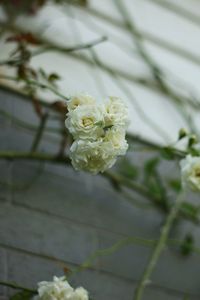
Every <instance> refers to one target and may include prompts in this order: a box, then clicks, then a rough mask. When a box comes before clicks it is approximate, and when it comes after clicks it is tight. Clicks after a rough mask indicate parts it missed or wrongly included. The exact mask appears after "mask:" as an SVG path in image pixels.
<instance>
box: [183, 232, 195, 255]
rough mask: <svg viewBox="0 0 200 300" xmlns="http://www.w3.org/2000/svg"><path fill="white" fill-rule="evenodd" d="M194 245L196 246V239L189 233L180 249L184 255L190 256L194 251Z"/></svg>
mask: <svg viewBox="0 0 200 300" xmlns="http://www.w3.org/2000/svg"><path fill="white" fill-rule="evenodd" d="M193 247H194V239H193V237H192V235H191V234H187V235H186V236H185V239H184V240H183V242H182V245H181V249H180V250H181V253H182V254H183V255H184V256H188V255H190V254H191V253H192V249H193Z"/></svg>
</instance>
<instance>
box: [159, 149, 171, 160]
mask: <svg viewBox="0 0 200 300" xmlns="http://www.w3.org/2000/svg"><path fill="white" fill-rule="evenodd" d="M160 154H161V155H162V157H163V158H164V159H167V160H172V159H174V152H173V150H172V149H171V148H169V147H164V148H162V150H161V151H160Z"/></svg>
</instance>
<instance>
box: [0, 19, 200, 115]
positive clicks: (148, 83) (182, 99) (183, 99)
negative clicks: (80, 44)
mask: <svg viewBox="0 0 200 300" xmlns="http://www.w3.org/2000/svg"><path fill="white" fill-rule="evenodd" d="M3 26H5V27H6V26H8V28H7V29H8V30H11V31H16V32H23V29H22V28H19V27H16V26H15V27H13V26H10V25H7V24H5V23H3ZM43 43H44V45H45V46H47V47H53V48H54V51H57V52H60V53H63V54H66V55H69V56H71V57H74V58H75V59H76V60H80V61H82V62H84V63H86V64H89V65H91V66H94V62H93V60H91V59H89V58H88V57H86V56H84V55H81V54H80V53H79V54H75V53H73V52H66V50H65V48H63V47H61V46H58V45H54V44H52V43H51V42H50V41H46V40H44V41H43ZM101 69H102V70H103V71H105V72H107V73H108V74H110V72H114V73H115V74H116V75H118V76H119V77H122V78H124V79H127V80H128V81H130V82H135V83H137V84H139V85H142V86H144V87H146V88H149V89H151V90H153V91H155V92H158V93H161V94H164V95H169V90H167V91H166V89H165V88H163V87H162V88H161V86H160V85H158V84H157V83H156V82H155V81H154V80H151V79H149V78H144V77H139V76H136V75H133V74H130V73H127V72H126V71H124V70H119V69H115V68H112V67H110V66H108V65H106V64H104V63H102V64H101ZM155 71H156V70H155ZM170 97H171V98H173V99H174V100H175V101H178V102H179V103H181V104H183V103H189V105H190V106H191V107H192V108H194V109H197V110H200V103H198V102H195V101H193V100H192V99H191V98H190V97H187V96H180V95H179V94H178V93H177V92H175V91H173V90H171V89H170ZM62 98H63V96H62Z"/></svg>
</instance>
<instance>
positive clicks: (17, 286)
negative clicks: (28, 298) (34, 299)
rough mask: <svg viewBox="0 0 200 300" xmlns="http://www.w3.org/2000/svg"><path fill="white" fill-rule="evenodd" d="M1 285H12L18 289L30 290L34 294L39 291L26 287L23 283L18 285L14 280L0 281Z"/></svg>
mask: <svg viewBox="0 0 200 300" xmlns="http://www.w3.org/2000/svg"><path fill="white" fill-rule="evenodd" d="M0 285H3V286H7V287H10V288H12V289H16V290H22V291H26V292H30V293H32V294H36V293H37V291H36V290H33V289H28V288H25V287H23V286H21V285H18V284H16V283H14V282H6V281H0Z"/></svg>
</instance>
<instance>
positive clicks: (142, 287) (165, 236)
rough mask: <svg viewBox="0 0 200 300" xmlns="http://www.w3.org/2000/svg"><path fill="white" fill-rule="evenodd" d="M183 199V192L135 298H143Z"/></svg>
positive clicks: (167, 220)
mask: <svg viewBox="0 0 200 300" xmlns="http://www.w3.org/2000/svg"><path fill="white" fill-rule="evenodd" d="M182 199H183V194H182V193H180V194H179V196H178V197H177V199H176V201H175V202H174V205H173V207H172V208H171V211H170V213H169V214H168V216H167V218H166V221H165V224H164V226H163V228H162V230H161V235H160V238H159V240H158V242H157V244H156V246H155V248H154V251H153V253H152V255H151V257H150V260H149V263H148V265H147V266H146V268H145V270H144V273H143V275H142V278H141V280H140V283H139V285H138V287H137V288H136V290H135V294H134V297H133V299H134V300H141V299H142V296H143V293H144V289H145V286H146V285H147V284H148V281H149V279H150V276H151V274H152V272H153V270H154V268H155V266H156V263H157V261H158V259H159V257H160V255H161V252H162V251H163V249H164V248H165V246H166V243H167V239H168V235H169V232H170V229H171V227H172V225H173V223H174V220H175V219H176V217H177V214H178V212H179V208H180V206H181V202H182Z"/></svg>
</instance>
